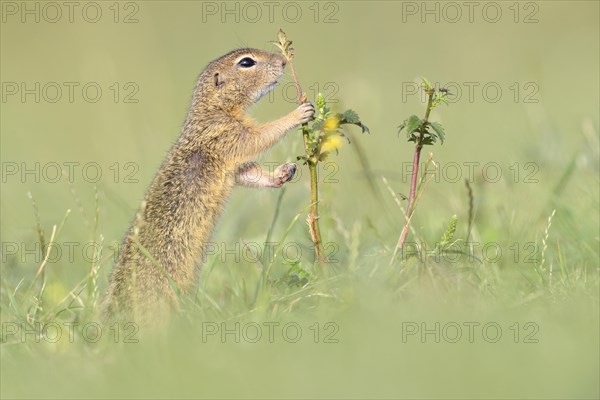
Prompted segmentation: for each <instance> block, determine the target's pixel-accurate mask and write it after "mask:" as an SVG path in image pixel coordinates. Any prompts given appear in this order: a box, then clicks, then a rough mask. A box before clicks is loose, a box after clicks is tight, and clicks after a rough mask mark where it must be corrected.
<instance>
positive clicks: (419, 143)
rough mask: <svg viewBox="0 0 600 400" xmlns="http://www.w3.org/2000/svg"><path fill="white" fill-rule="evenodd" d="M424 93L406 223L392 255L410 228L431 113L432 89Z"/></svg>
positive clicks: (400, 246) (401, 243)
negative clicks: (421, 119)
mask: <svg viewBox="0 0 600 400" xmlns="http://www.w3.org/2000/svg"><path fill="white" fill-rule="evenodd" d="M426 93H427V96H428V97H429V98H428V100H427V110H426V111H425V118H423V121H422V122H421V126H420V127H419V137H418V138H417V142H416V143H415V154H414V156H413V168H412V179H411V182H410V193H409V195H408V206H407V207H406V224H405V225H404V228H402V233H401V234H400V238H399V239H398V244H397V245H396V250H395V252H394V256H395V254H396V252H397V251H399V250H402V247H404V243H405V242H406V238H407V236H408V230H409V228H410V220H411V218H412V214H413V212H414V202H415V196H416V193H417V180H418V178H419V160H420V159H421V150H422V149H423V138H424V136H425V131H426V128H427V122H428V120H429V114H430V113H431V109H432V108H433V107H432V104H433V94H434V90H433V89H429V90H427V92H426Z"/></svg>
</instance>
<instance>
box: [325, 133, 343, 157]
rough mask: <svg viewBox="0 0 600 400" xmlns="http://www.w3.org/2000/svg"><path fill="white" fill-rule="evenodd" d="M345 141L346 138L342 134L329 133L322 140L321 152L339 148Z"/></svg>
mask: <svg viewBox="0 0 600 400" xmlns="http://www.w3.org/2000/svg"><path fill="white" fill-rule="evenodd" d="M343 143H344V140H343V139H342V137H341V136H340V135H329V136H327V137H326V138H325V139H324V140H323V141H322V142H321V154H324V153H329V152H332V151H333V150H337V149H339V148H340V147H342V144H343Z"/></svg>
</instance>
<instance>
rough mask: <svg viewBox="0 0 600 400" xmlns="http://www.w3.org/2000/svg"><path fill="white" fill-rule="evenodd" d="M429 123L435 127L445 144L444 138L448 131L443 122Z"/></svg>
mask: <svg viewBox="0 0 600 400" xmlns="http://www.w3.org/2000/svg"><path fill="white" fill-rule="evenodd" d="M429 125H430V126H431V127H432V128H433V130H434V131H435V133H436V135H437V137H438V138H440V142H442V144H444V139H445V138H446V132H444V128H443V127H442V124H440V123H439V122H429Z"/></svg>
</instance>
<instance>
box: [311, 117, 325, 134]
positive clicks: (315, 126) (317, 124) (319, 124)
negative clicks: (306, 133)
mask: <svg viewBox="0 0 600 400" xmlns="http://www.w3.org/2000/svg"><path fill="white" fill-rule="evenodd" d="M323 125H325V120H324V119H317V120H315V122H313V124H312V127H311V128H310V129H311V130H312V131H313V132H315V131H320V130H323Z"/></svg>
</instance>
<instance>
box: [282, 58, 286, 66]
mask: <svg viewBox="0 0 600 400" xmlns="http://www.w3.org/2000/svg"><path fill="white" fill-rule="evenodd" d="M285 64H287V61H286V59H285V57H281V66H282V67H285Z"/></svg>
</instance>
